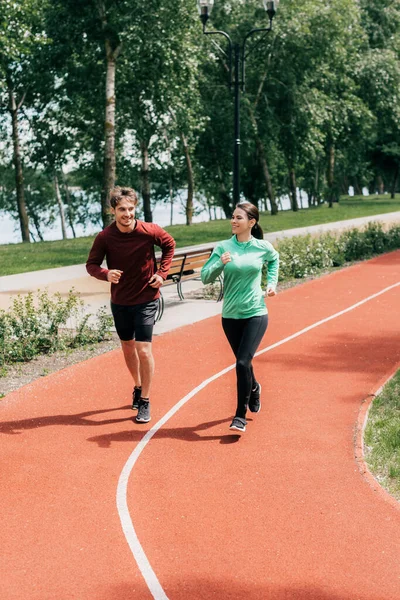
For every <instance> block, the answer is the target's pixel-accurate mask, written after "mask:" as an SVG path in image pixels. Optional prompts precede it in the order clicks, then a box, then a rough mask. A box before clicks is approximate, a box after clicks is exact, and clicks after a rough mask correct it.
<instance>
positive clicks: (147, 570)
mask: <svg viewBox="0 0 400 600" xmlns="http://www.w3.org/2000/svg"><path fill="white" fill-rule="evenodd" d="M399 285H400V281H399V282H398V283H395V284H393V285H391V286H389V287H387V288H385V289H383V290H381V291H380V292H377V293H376V294H373V295H372V296H368V298H364V300H360V302H357V303H356V304H353V305H352V306H350V307H349V308H345V309H344V310H341V311H339V312H337V313H335V314H334V315H331V316H330V317H326V318H325V319H321V320H320V321H317V322H316V323H313V324H312V325H309V326H308V327H305V328H304V329H301V330H300V331H298V332H297V333H294V334H293V335H289V336H288V337H286V338H284V339H283V340H280V341H279V342H276V343H275V344H272V345H271V346H268V347H267V348H264V349H263V350H260V351H259V352H257V353H256V354H255V356H260V354H264V353H265V352H269V351H270V350H273V349H274V348H277V347H278V346H282V344H286V343H287V342H290V341H291V340H294V339H295V338H297V337H299V336H300V335H303V334H305V333H307V332H308V331H311V330H312V329H315V328H316V327H319V326H320V325H323V324H324V323H328V321H332V320H333V319H336V318H337V317H340V316H341V315H344V314H346V313H348V312H350V311H352V310H354V309H355V308H358V307H359V306H362V305H363V304H365V303H366V302H369V301H370V300H373V299H374V298H377V297H378V296H381V295H382V294H385V293H386V292H388V291H390V290H392V289H394V288H396V287H398V286H399ZM235 366H236V365H235V364H233V365H230V366H229V367H226V369H223V370H222V371H220V372H219V373H217V374H216V375H213V376H212V377H209V378H208V379H206V380H205V381H203V382H202V383H201V384H200V385H198V386H197V387H196V388H194V389H193V390H192V391H191V392H189V394H187V395H186V396H185V397H184V398H182V399H181V400H179V402H178V403H177V404H175V406H173V407H172V408H171V409H170V410H169V411H168V412H167V413H166V414H165V415H164V416H163V417H162V418H161V419H160V420H159V421H158V422H157V423H156V424H155V425H153V427H152V428H151V429H150V430H149V431H148V432H147V433H146V435H145V436H144V437H143V439H142V440H141V441H140V442H139V443H138V445H137V446H136V448H135V449H134V451H133V452H132V454H131V455H130V457H129V458H128V460H127V462H126V463H125V466H124V468H123V469H122V472H121V475H120V478H119V481H118V486H117V508H118V513H119V517H120V519H121V525H122V529H123V531H124V534H125V537H126V539H127V542H128V544H129V547H130V549H131V551H132V554H133V556H134V558H135V560H136V562H137V564H138V567H139V569H140V571H141V573H142V575H143V578H144V580H145V582H146V584H147V586H148V588H149V590H150V593H151V594H152V596H153V598H154V600H168V596H167V595H166V594H165V592H164V590H163V588H162V587H161V584H160V582H159V581H158V579H157V576H156V574H155V573H154V571H153V569H152V567H151V565H150V563H149V560H148V558H147V556H146V554H145V552H144V550H143V548H142V545H141V543H140V541H139V538H138V536H137V534H136V531H135V528H134V527H133V523H132V519H131V517H130V514H129V508H128V502H127V487H128V480H129V476H130V474H131V472H132V469H133V467H134V466H135V463H136V461H137V460H138V458H139V456H140V455H141V454H142V452H143V450H144V449H145V447H146V446H147V444H148V443H149V441H150V440H151V438H152V437H153V436H154V435H155V434H156V433H157V431H158V430H159V429H160V428H161V427H162V426H163V425H165V423H167V421H169V419H170V418H171V417H173V415H174V414H175V413H176V412H178V410H179V409H180V408H181V407H182V406H183V405H184V404H186V402H188V401H189V400H190V399H191V398H193V396H195V395H196V394H197V392H199V391H200V390H202V389H203V388H205V387H206V386H207V385H208V384H209V383H212V382H213V381H215V380H216V379H218V378H219V377H222V376H223V375H225V374H226V373H228V372H229V371H232V369H234V368H235Z"/></svg>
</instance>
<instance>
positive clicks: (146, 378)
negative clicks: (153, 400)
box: [136, 342, 154, 398]
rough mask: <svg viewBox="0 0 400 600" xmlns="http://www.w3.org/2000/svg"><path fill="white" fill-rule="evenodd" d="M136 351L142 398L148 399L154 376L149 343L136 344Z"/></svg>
mask: <svg viewBox="0 0 400 600" xmlns="http://www.w3.org/2000/svg"><path fill="white" fill-rule="evenodd" d="M136 351H137V355H138V357H139V364H140V378H141V379H140V380H141V382H142V398H149V396H150V387H151V382H152V379H153V375H154V358H153V352H152V345H151V342H136Z"/></svg>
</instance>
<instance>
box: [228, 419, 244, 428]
mask: <svg viewBox="0 0 400 600" xmlns="http://www.w3.org/2000/svg"><path fill="white" fill-rule="evenodd" d="M246 424H247V423H246V419H242V418H241V417H234V419H233V421H232V423H231V424H230V426H229V429H237V430H238V431H246Z"/></svg>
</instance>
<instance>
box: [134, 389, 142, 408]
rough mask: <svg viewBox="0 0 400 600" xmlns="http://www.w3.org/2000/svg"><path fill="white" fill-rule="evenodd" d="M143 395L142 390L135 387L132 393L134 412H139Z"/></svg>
mask: <svg viewBox="0 0 400 600" xmlns="http://www.w3.org/2000/svg"><path fill="white" fill-rule="evenodd" d="M141 393H142V388H141V387H137V386H136V385H135V387H134V388H133V392H132V410H137V409H138V408H139V400H140V395H141Z"/></svg>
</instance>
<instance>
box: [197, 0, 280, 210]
mask: <svg viewBox="0 0 400 600" xmlns="http://www.w3.org/2000/svg"><path fill="white" fill-rule="evenodd" d="M278 4H279V0H275V1H274V2H267V0H263V5H264V8H265V11H266V13H267V15H268V18H269V26H268V27H262V28H257V29H252V30H251V31H249V32H248V33H247V34H246V35H245V37H244V39H243V42H242V43H241V44H240V43H238V42H235V43H233V42H232V40H231V38H230V36H229V35H228V34H227V33H226V32H225V31H217V30H215V31H206V25H207V21H208V19H209V18H210V13H211V11H212V8H213V6H214V0H197V7H198V10H199V15H200V20H201V22H202V23H203V33H204V34H205V35H222V36H224V37H225V38H226V40H227V41H228V68H229V87H230V88H231V89H232V88H233V91H234V142H233V201H234V204H237V203H238V202H239V201H240V91H244V86H245V61H246V58H247V56H248V54H249V53H248V54H246V42H247V40H248V39H249V37H251V36H252V35H253V34H254V33H257V32H260V31H264V32H266V33H269V32H270V31H271V30H272V20H273V18H274V16H275V13H276V9H277V7H278ZM232 58H233V60H232ZM232 62H233V68H232Z"/></svg>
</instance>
